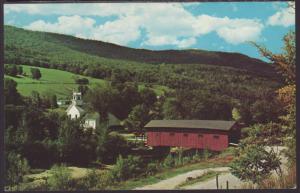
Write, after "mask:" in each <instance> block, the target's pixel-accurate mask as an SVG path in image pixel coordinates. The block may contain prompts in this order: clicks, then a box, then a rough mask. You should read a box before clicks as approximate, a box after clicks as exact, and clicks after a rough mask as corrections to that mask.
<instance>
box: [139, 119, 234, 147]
mask: <svg viewBox="0 0 300 193" xmlns="http://www.w3.org/2000/svg"><path fill="white" fill-rule="evenodd" d="M235 123H236V122H235V121H219V120H152V121H150V122H149V123H148V124H147V125H145V129H146V135H147V145H148V146H152V147H159V146H169V147H186V148H197V149H205V148H207V149H209V150H213V151H222V150H224V149H226V148H227V147H228V144H229V140H230V137H231V130H232V128H234V126H235Z"/></svg>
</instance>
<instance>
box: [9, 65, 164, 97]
mask: <svg viewBox="0 0 300 193" xmlns="http://www.w3.org/2000/svg"><path fill="white" fill-rule="evenodd" d="M22 67H23V71H24V73H25V74H26V76H18V77H12V76H8V75H5V77H7V78H11V79H13V80H15V81H16V82H17V83H18V87H17V89H18V91H19V92H20V93H21V94H22V95H24V96H29V95H30V94H31V92H32V91H37V92H39V93H42V94H46V93H51V94H56V95H57V96H58V97H59V98H65V97H70V96H71V93H72V90H73V89H75V90H76V89H77V87H78V84H76V83H75V80H74V78H75V77H79V78H87V79H88V80H89V86H90V87H93V86H96V85H104V84H105V83H106V82H107V81H106V80H102V79H97V78H91V77H86V76H82V75H77V74H73V73H70V72H66V71H61V70H55V69H48V68H40V67H35V68H39V69H40V71H41V74H42V77H41V79H40V80H35V79H32V78H31V77H30V74H31V73H30V68H32V67H33V66H26V65H22ZM143 87H144V85H143V84H140V85H139V88H140V89H141V88H143ZM153 89H154V91H155V92H156V94H158V95H161V94H162V93H163V92H164V90H168V88H167V87H164V86H159V85H154V86H153Z"/></svg>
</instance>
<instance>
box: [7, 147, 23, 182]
mask: <svg viewBox="0 0 300 193" xmlns="http://www.w3.org/2000/svg"><path fill="white" fill-rule="evenodd" d="M5 159H6V161H5V163H6V166H5V168H6V169H5V176H6V185H9V186H10V188H12V186H13V185H18V184H19V183H20V182H22V180H23V177H24V175H25V174H26V173H28V171H29V165H28V163H27V160H26V159H25V158H23V157H22V156H21V155H20V154H17V153H15V152H6V156H5Z"/></svg>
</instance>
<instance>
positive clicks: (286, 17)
mask: <svg viewBox="0 0 300 193" xmlns="http://www.w3.org/2000/svg"><path fill="white" fill-rule="evenodd" d="M267 24H269V25H273V26H284V27H288V26H291V25H295V10H294V9H292V8H283V9H280V10H279V11H277V12H276V13H275V14H274V15H272V16H270V17H269V18H268V20H267Z"/></svg>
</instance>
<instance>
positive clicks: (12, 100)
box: [4, 78, 23, 105]
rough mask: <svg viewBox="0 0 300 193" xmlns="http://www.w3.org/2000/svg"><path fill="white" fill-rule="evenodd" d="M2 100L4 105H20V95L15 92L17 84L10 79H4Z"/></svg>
mask: <svg viewBox="0 0 300 193" xmlns="http://www.w3.org/2000/svg"><path fill="white" fill-rule="evenodd" d="M4 100H5V104H14V105H18V104H22V103H23V99H22V97H21V95H20V93H19V92H18V91H17V82H16V81H14V80H12V79H10V78H5V79H4Z"/></svg>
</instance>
